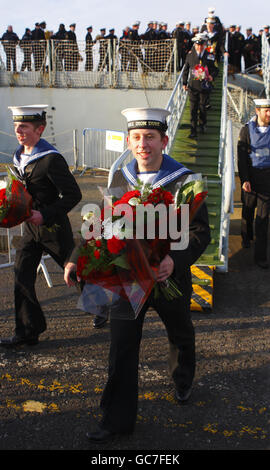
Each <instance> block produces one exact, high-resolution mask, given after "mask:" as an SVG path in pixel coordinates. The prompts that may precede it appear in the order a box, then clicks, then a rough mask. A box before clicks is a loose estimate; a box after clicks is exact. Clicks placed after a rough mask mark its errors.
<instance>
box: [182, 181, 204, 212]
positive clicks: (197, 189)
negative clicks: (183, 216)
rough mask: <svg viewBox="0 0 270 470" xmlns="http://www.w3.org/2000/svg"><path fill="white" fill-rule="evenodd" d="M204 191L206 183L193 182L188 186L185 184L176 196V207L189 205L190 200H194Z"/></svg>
mask: <svg viewBox="0 0 270 470" xmlns="http://www.w3.org/2000/svg"><path fill="white" fill-rule="evenodd" d="M202 191H204V182H203V181H202V180H192V181H189V182H188V183H186V184H183V186H181V188H180V189H179V191H178V192H177V194H176V201H175V202H176V205H177V207H179V206H180V204H187V203H189V202H190V200H193V199H194V197H195V196H196V194H199V193H201V192H202Z"/></svg>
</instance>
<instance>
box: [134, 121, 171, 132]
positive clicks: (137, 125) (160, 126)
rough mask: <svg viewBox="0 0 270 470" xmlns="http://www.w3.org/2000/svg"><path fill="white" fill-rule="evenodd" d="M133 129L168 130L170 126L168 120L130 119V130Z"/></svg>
mask: <svg viewBox="0 0 270 470" xmlns="http://www.w3.org/2000/svg"><path fill="white" fill-rule="evenodd" d="M131 129H157V130H158V131H162V132H166V130H167V129H168V126H167V123H166V122H161V121H150V120H147V119H142V120H140V121H129V122H128V130H129V131H130V130H131Z"/></svg>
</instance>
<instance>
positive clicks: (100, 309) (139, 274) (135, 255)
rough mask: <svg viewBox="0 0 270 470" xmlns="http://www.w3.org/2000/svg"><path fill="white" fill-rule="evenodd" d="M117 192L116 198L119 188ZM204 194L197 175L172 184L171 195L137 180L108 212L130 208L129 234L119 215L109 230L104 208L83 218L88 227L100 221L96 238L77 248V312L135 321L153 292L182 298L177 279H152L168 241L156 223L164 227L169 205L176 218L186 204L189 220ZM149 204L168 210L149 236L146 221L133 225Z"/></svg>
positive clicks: (168, 296)
mask: <svg viewBox="0 0 270 470" xmlns="http://www.w3.org/2000/svg"><path fill="white" fill-rule="evenodd" d="M116 192H117V193H118V194H120V193H121V188H118V189H117V191H116ZM206 196H207V191H205V181H203V180H202V178H201V175H192V176H191V177H188V178H187V179H186V182H185V184H184V185H179V186H177V185H176V193H175V194H174V195H173V194H172V193H171V192H169V191H166V189H164V188H163V187H160V188H156V189H154V190H153V189H152V188H151V186H150V185H145V186H144V185H142V184H141V183H140V182H139V183H138V187H137V188H136V189H135V190H133V191H128V192H126V193H124V192H123V191H122V197H118V198H115V197H113V198H112V199H111V205H112V207H111V209H112V214H114V211H115V208H116V207H117V206H118V205H120V204H127V206H128V209H130V210H129V211H128V213H127V214H125V215H126V218H125V222H126V221H127V220H128V221H132V233H131V232H130V231H129V230H130V228H128V229H127V227H126V226H123V225H121V221H123V218H122V217H121V215H117V216H114V215H113V216H112V219H111V223H112V225H111V226H110V228H112V227H113V228H114V230H113V232H112V231H111V232H107V229H108V221H107V220H106V219H105V218H104V214H105V212H104V208H103V209H102V211H101V213H100V215H99V217H98V218H99V220H97V216H96V215H95V214H93V213H91V214H87V215H86V216H85V219H86V220H88V223H89V227H92V228H93V227H94V226H95V225H96V224H97V223H100V225H101V233H100V236H98V237H94V236H92V235H91V233H93V232H91V231H90V236H89V239H86V240H85V242H84V244H83V246H82V248H81V249H80V253H79V258H78V263H77V275H78V276H79V277H80V278H81V279H82V280H83V281H84V287H83V290H82V294H81V296H80V298H79V301H78V308H79V309H81V310H83V311H85V312H88V313H92V314H94V315H100V316H106V317H108V316H110V318H117V319H126V320H134V319H135V318H137V316H138V315H139V313H140V311H141V309H142V308H143V306H144V304H145V302H146V301H147V299H148V298H149V295H150V294H151V292H152V291H153V292H155V296H157V295H160V294H161V293H162V294H163V295H165V296H166V298H167V299H168V300H170V299H172V298H175V297H177V296H179V295H182V294H181V292H180V291H179V290H178V286H177V281H175V280H173V279H169V280H167V282H166V283H157V281H156V278H157V272H158V269H159V265H160V262H161V261H162V259H163V258H164V257H165V256H166V254H168V253H169V251H170V241H171V240H170V239H169V238H168V237H166V238H160V237H159V233H158V227H160V224H161V225H162V224H166V225H168V219H167V217H168V214H169V212H168V208H169V206H170V205H172V204H174V209H175V216H176V217H179V214H180V213H181V204H188V205H189V220H190V221H191V220H192V218H193V217H194V215H195V214H196V212H197V210H198V209H199V207H200V206H201V204H202V203H203V202H204V200H205V198H206ZM105 204H106V203H105ZM148 204H150V205H153V206H157V205H158V204H163V205H164V206H165V207H166V211H165V212H163V215H159V216H156V214H155V218H154V221H153V220H152V222H153V223H154V226H155V227H154V231H153V233H154V236H153V237H152V238H149V237H148V235H147V228H146V226H145V223H146V220H145V218H143V219H141V220H140V223H139V224H137V225H136V222H137V220H138V207H139V205H143V206H146V205H148ZM121 207H122V206H121ZM164 214H165V216H164ZM160 217H161V220H160ZM164 217H165V219H164ZM138 226H139V227H140V233H143V236H142V237H141V236H140V238H139V239H138V231H137V230H136V232H135V227H136V229H137V228H138ZM123 231H124V234H125V236H124V237H123ZM112 233H113V235H112ZM108 234H110V235H112V236H108Z"/></svg>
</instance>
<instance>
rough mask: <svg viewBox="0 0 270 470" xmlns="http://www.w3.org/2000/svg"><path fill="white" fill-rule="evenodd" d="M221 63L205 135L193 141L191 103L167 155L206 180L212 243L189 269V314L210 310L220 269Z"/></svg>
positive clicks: (208, 113)
mask: <svg viewBox="0 0 270 470" xmlns="http://www.w3.org/2000/svg"><path fill="white" fill-rule="evenodd" d="M223 86H224V77H223V63H221V64H219V73H218V76H217V77H216V79H215V81H214V87H213V89H212V91H211V95H210V106H211V107H210V108H209V109H208V111H207V126H206V132H205V133H200V132H198V136H197V138H196V139H191V138H189V137H188V136H189V134H190V103H189V99H188V97H187V99H186V104H185V107H184V110H183V113H182V116H181V120H180V122H179V125H178V129H177V131H176V134H175V138H174V141H173V144H172V146H171V150H170V155H171V157H173V158H174V159H175V160H177V161H179V162H180V163H183V164H184V165H185V166H186V167H187V168H189V169H190V170H192V171H193V172H195V173H200V174H202V176H203V177H206V180H207V189H208V197H207V201H206V204H207V208H208V215H209V225H210V229H211V242H210V244H209V245H208V247H207V248H206V250H205V252H204V253H203V254H202V255H201V257H200V258H199V259H198V260H197V262H196V265H195V266H192V267H191V271H192V281H193V282H192V284H193V295H192V302H191V309H192V310H200V311H206V310H207V311H208V310H212V306H213V276H214V272H215V269H216V267H217V266H221V265H223V261H222V259H221V256H220V250H221V247H220V244H221V217H222V197H223V188H222V176H221V175H220V145H221V141H220V134H221V119H222V97H223Z"/></svg>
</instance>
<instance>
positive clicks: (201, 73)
mask: <svg viewBox="0 0 270 470" xmlns="http://www.w3.org/2000/svg"><path fill="white" fill-rule="evenodd" d="M192 77H193V79H194V80H200V81H202V80H208V79H209V71H208V67H207V65H206V66H203V65H201V64H197V65H195V67H194V68H193V69H192Z"/></svg>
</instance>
